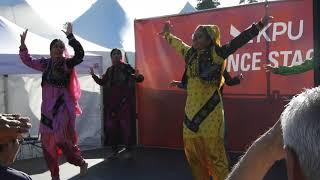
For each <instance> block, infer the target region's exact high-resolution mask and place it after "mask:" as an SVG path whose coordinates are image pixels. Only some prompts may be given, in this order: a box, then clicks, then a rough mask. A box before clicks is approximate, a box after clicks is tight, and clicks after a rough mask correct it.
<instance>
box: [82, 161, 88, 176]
mask: <svg viewBox="0 0 320 180" xmlns="http://www.w3.org/2000/svg"><path fill="white" fill-rule="evenodd" d="M87 173H88V163H86V162H85V163H84V164H83V165H82V166H81V167H80V176H85V175H86V174H87Z"/></svg>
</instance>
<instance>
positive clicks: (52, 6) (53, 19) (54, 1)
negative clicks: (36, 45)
mask: <svg viewBox="0 0 320 180" xmlns="http://www.w3.org/2000/svg"><path fill="white" fill-rule="evenodd" d="M26 1H27V2H28V3H29V4H30V5H31V6H32V7H33V8H34V10H35V11H36V12H38V13H39V14H40V15H41V17H42V18H43V19H45V20H46V21H47V22H49V23H50V24H52V25H54V26H55V27H62V25H63V23H64V22H65V21H73V20H74V19H76V17H78V16H79V15H81V14H82V13H83V12H85V11H86V10H87V9H89V8H90V6H91V5H92V4H93V3H95V2H96V0H26ZM172 1H173V0H161V1H157V0H118V2H119V3H120V4H121V5H122V6H126V7H131V8H130V9H131V10H132V9H137V10H139V11H135V12H130V11H129V12H128V13H129V14H130V13H131V14H132V15H133V16H134V17H135V18H137V19H139V18H147V17H152V16H158V14H174V13H177V12H179V10H180V9H177V8H176V7H175V6H174V7H170V6H168V4H170V3H172ZM174 1H175V3H177V4H178V5H180V4H181V6H180V7H181V9H182V8H183V6H184V4H185V3H186V2H187V1H188V0H174ZM189 2H190V4H192V5H193V6H196V4H197V0H189ZM220 3H221V6H219V7H227V6H235V5H238V3H239V0H220ZM135 6H136V8H132V7H135ZM149 6H152V7H157V11H154V9H149V11H148V8H145V9H143V10H141V9H142V7H149ZM166 12H167V13H166Z"/></svg>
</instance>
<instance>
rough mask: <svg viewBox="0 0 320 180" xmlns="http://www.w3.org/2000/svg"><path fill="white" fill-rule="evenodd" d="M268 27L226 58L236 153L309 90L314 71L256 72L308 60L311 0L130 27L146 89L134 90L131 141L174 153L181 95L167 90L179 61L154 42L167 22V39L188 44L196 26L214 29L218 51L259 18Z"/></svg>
mask: <svg viewBox="0 0 320 180" xmlns="http://www.w3.org/2000/svg"><path fill="white" fill-rule="evenodd" d="M266 14H267V15H271V16H274V19H273V20H272V21H271V22H269V24H268V25H267V26H266V27H265V28H264V29H263V30H262V31H261V32H260V34H259V35H258V36H257V37H255V38H254V39H253V40H252V41H250V42H249V43H248V44H246V45H245V46H244V47H242V48H240V49H239V50H238V51H237V52H235V53H234V54H233V55H230V56H229V57H228V63H227V70H228V71H229V72H230V73H231V75H237V74H239V73H240V72H241V73H243V75H244V80H243V81H242V82H241V84H240V85H238V86H233V87H227V86H226V87H225V88H224V99H223V101H224V107H225V113H226V121H227V126H228V128H227V130H228V135H227V137H228V138H227V139H228V146H229V149H231V150H237V151H239V150H243V149H244V148H245V147H246V146H247V145H249V144H251V142H252V140H254V139H255V138H256V137H257V136H258V135H259V134H261V133H262V132H264V131H265V130H266V129H268V128H269V127H270V126H271V125H273V123H274V122H275V121H276V120H277V119H278V118H279V115H280V113H281V112H282V110H283V106H284V105H285V104H286V100H288V99H289V98H290V97H292V96H293V95H294V94H296V93H298V92H300V91H301V90H302V89H303V88H305V87H312V86H313V71H310V72H307V73H303V74H299V75H292V76H279V75H273V74H270V73H267V72H266V71H265V70H264V68H263V65H264V64H267V63H271V64H272V65H274V66H279V65H281V66H282V65H284V66H291V65H298V64H301V63H302V62H303V61H304V60H305V59H308V58H310V57H312V56H313V24H312V23H313V17H312V1H311V0H292V1H282V2H272V3H269V5H268V6H265V4H264V3H259V4H253V5H246V6H238V7H230V8H222V9H214V10H210V11H202V12H197V13H192V14H187V15H176V16H168V17H160V18H152V19H144V20H136V21H135V42H136V67H137V68H138V69H139V70H140V71H141V72H142V74H144V76H145V81H144V82H143V83H142V84H139V85H138V91H137V93H138V94H137V97H138V106H137V107H138V128H139V130H138V132H139V134H138V137H139V143H140V144H142V145H145V146H160V147H173V148H180V147H182V145H183V142H182V122H183V118H184V103H185V97H186V92H184V91H183V90H179V89H173V88H169V87H168V84H169V82H170V81H171V80H173V79H175V80H180V79H181V76H182V73H183V70H184V67H185V65H184V60H183V58H182V57H181V56H179V54H178V53H176V52H175V50H174V49H172V48H171V47H170V46H169V45H168V43H167V42H166V41H165V40H164V39H163V38H162V37H161V36H159V35H158V33H159V32H161V31H162V27H163V24H164V22H165V21H167V20H170V22H171V24H172V25H173V27H172V34H174V35H176V36H178V37H179V38H181V39H182V40H183V41H184V42H186V43H187V44H191V35H192V33H193V31H194V30H195V28H196V27H197V26H198V25H199V24H216V25H218V26H219V27H220V31H221V38H222V39H221V40H222V44H224V43H227V42H228V41H230V40H231V39H233V38H234V37H235V36H236V35H238V34H239V33H240V32H241V31H243V30H244V29H246V28H248V27H249V26H251V24H252V23H254V22H257V21H258V20H260V18H262V17H263V16H265V15H266Z"/></svg>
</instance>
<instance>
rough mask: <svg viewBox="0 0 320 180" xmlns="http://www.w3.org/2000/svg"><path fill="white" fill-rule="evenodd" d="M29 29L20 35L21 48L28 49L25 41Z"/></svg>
mask: <svg viewBox="0 0 320 180" xmlns="http://www.w3.org/2000/svg"><path fill="white" fill-rule="evenodd" d="M27 33H28V29H26V30H25V31H24V32H23V33H22V34H20V45H21V47H23V48H24V47H26V44H25V41H26V37H27Z"/></svg>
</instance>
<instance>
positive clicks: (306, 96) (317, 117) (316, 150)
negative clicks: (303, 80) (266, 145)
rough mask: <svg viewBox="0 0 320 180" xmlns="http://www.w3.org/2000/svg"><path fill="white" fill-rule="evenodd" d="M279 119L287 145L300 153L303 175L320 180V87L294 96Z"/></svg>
mask: <svg viewBox="0 0 320 180" xmlns="http://www.w3.org/2000/svg"><path fill="white" fill-rule="evenodd" d="M280 119H281V125H282V129H283V140H284V145H285V146H288V147H290V148H291V149H292V150H294V152H295V153H296V154H297V156H298V159H299V164H300V167H301V168H302V171H303V174H304V176H305V177H306V179H308V180H318V179H320V171H319V170H320V87H316V88H312V89H307V90H305V91H304V92H302V93H300V94H299V95H297V96H295V97H294V98H293V99H292V100H291V101H290V102H289V103H288V105H287V106H286V108H285V110H284V111H283V112H282V114H281V116H280Z"/></svg>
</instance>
